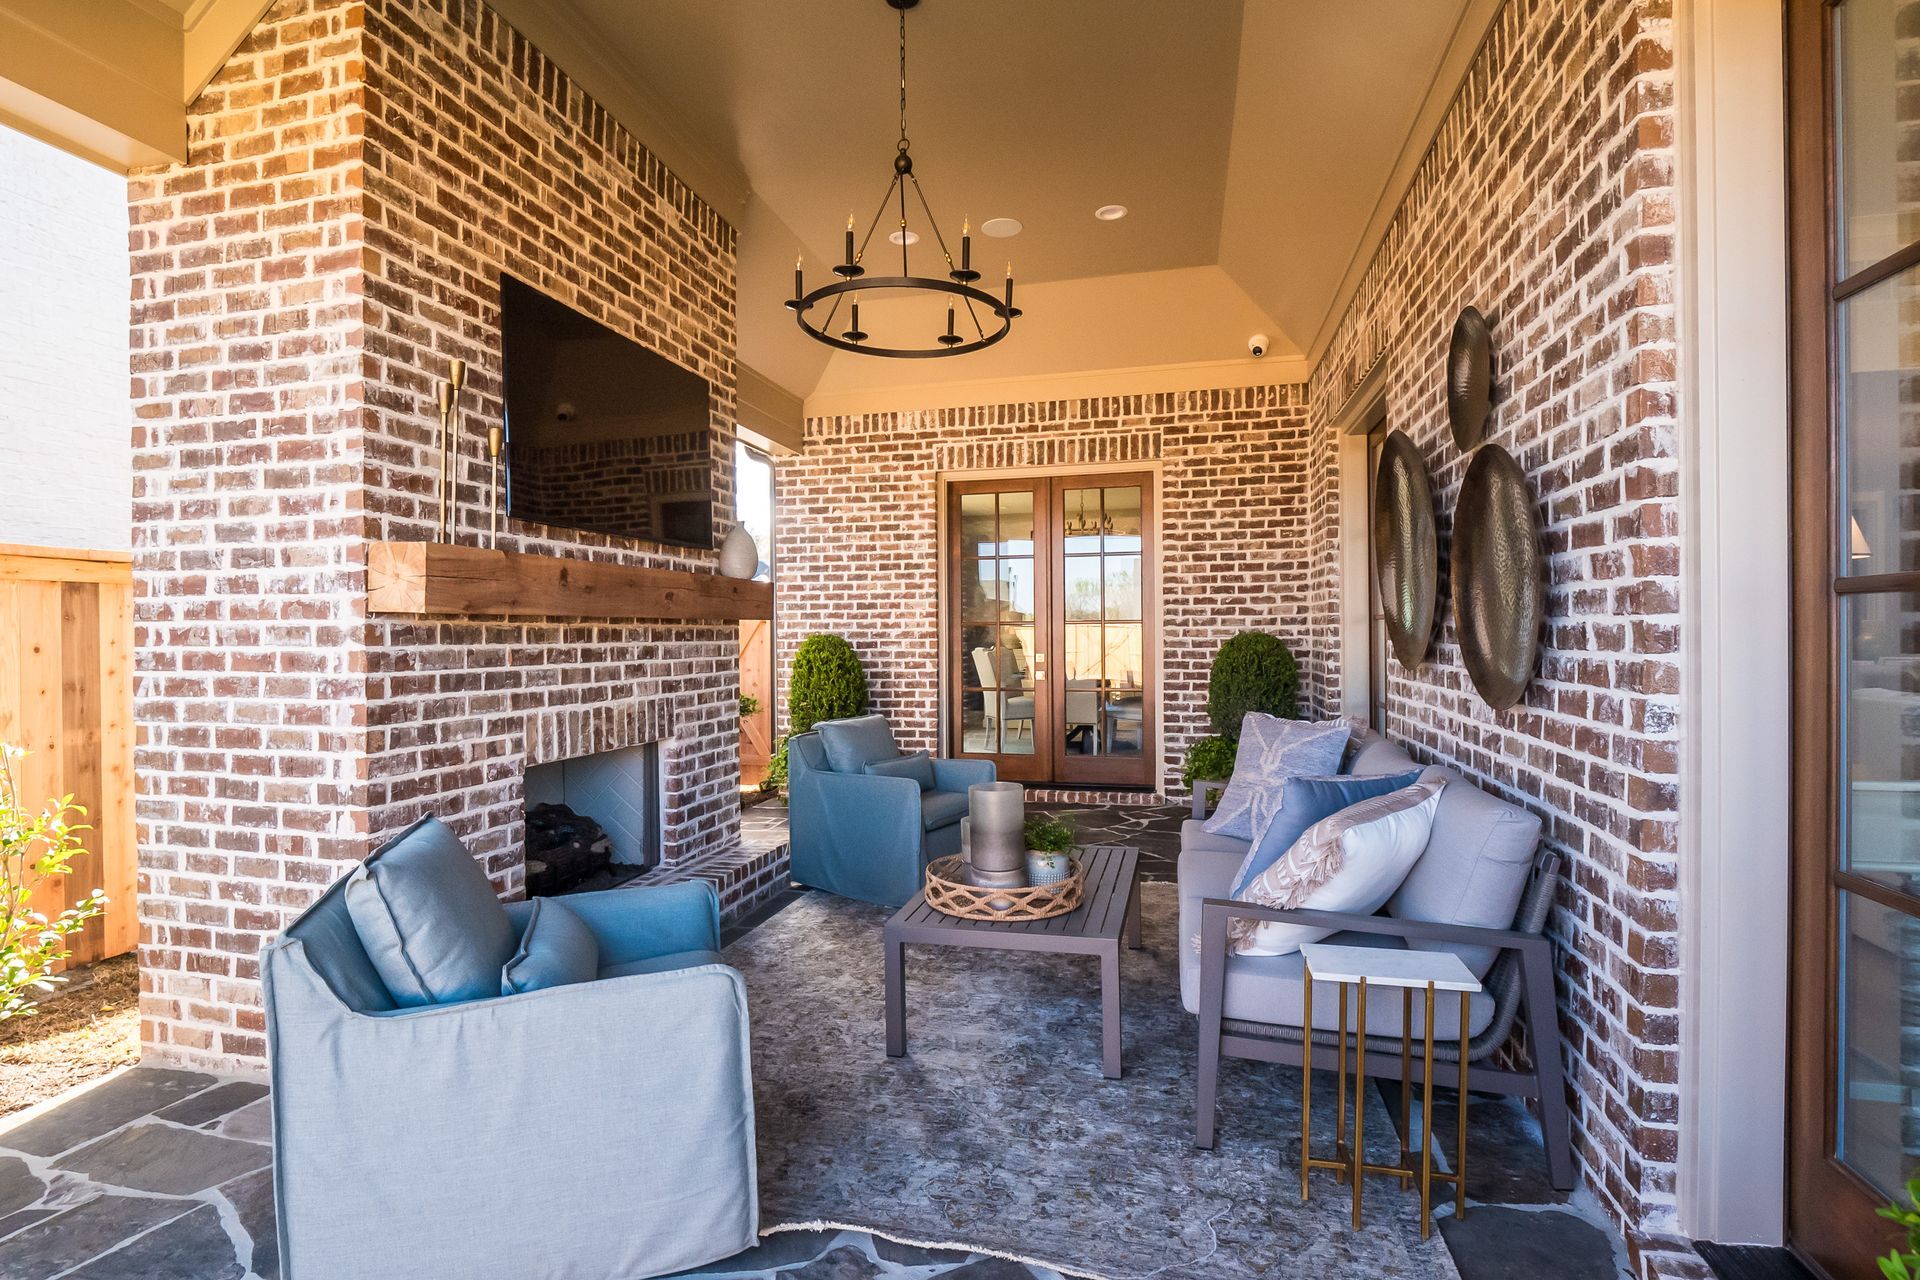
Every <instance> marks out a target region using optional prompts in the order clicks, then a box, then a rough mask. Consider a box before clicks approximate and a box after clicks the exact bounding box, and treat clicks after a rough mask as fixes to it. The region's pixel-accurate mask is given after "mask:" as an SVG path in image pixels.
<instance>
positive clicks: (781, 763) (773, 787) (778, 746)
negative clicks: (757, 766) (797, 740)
mask: <svg viewBox="0 0 1920 1280" xmlns="http://www.w3.org/2000/svg"><path fill="white" fill-rule="evenodd" d="M786 785H787V740H786V739H785V738H781V739H780V741H778V742H776V743H775V744H774V746H773V755H772V756H771V757H770V758H769V759H768V760H767V776H766V777H764V778H762V779H760V789H761V790H762V791H781V790H784V789H785V788H786Z"/></svg>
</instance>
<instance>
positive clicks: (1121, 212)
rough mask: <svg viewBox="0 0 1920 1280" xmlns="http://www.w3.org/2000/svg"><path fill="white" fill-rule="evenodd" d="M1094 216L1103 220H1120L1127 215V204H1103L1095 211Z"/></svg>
mask: <svg viewBox="0 0 1920 1280" xmlns="http://www.w3.org/2000/svg"><path fill="white" fill-rule="evenodd" d="M1093 216H1094V217H1096V218H1098V219H1100V221H1102V222H1118V221H1120V219H1122V218H1124V217H1126V216H1127V206H1125V205H1123V204H1103V205H1101V206H1100V207H1099V208H1098V209H1095V210H1094V211H1093Z"/></svg>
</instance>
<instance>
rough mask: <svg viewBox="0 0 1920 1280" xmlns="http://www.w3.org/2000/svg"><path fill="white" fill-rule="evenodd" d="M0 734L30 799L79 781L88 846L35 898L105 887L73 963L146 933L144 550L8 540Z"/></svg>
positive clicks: (63, 900)
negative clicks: (139, 739) (139, 916)
mask: <svg viewBox="0 0 1920 1280" xmlns="http://www.w3.org/2000/svg"><path fill="white" fill-rule="evenodd" d="M0 741H4V742H10V743H13V744H14V745H16V746H21V747H25V748H27V750H28V751H29V752H31V754H30V755H28V756H27V757H26V758H25V759H24V760H21V761H20V762H19V763H18V764H17V766H16V772H15V779H14V780H15V781H16V782H17V783H18V784H19V787H20V793H21V801H22V803H23V804H25V805H28V806H30V807H38V805H39V804H40V803H42V802H43V801H45V800H46V799H48V798H49V797H52V796H60V795H66V794H67V793H69V792H71V793H72V794H73V798H74V801H75V803H77V804H82V805H85V806H86V809H87V818H86V821H87V822H89V823H90V824H92V827H93V830H91V831H87V832H84V833H82V836H81V843H82V844H84V845H85V846H86V849H87V856H85V857H83V858H80V859H78V860H77V861H76V862H75V864H74V872H73V874H72V875H71V876H68V877H66V878H65V880H64V882H58V881H57V882H55V883H56V885H58V887H56V888H54V889H53V892H52V893H51V894H47V893H42V894H41V895H40V896H39V897H38V898H37V899H36V900H35V902H34V906H35V907H36V908H38V909H39V910H41V911H44V912H46V913H47V914H48V915H52V914H54V913H55V912H57V911H59V910H61V909H62V908H63V907H65V906H66V905H67V904H68V903H70V902H76V901H78V900H79V899H81V898H84V897H85V896H86V895H87V894H88V893H90V892H92V891H93V890H94V889H96V888H97V889H104V890H106V893H107V896H108V898H109V899H110V902H109V904H108V906H107V910H106V913H105V914H104V915H103V916H101V917H99V918H96V919H95V920H93V921H92V922H91V923H89V924H88V925H87V928H86V931H85V932H84V933H80V934H76V935H74V936H73V937H72V938H70V939H68V948H69V949H70V950H71V951H72V952H73V960H72V962H71V963H74V964H85V963H87V962H89V961H93V960H98V959H101V958H103V957H106V956H115V955H120V954H121V953H123V952H126V951H131V950H132V949H133V947H134V944H135V942H136V940H137V936H138V934H137V925H136V914H135V911H134V892H135V877H136V861H135V853H134V826H133V787H134V783H133V562H132V557H131V556H129V555H128V554H127V553H125V552H112V551H65V550H54V549H50V548H46V547H19V546H11V545H8V544H5V543H0Z"/></svg>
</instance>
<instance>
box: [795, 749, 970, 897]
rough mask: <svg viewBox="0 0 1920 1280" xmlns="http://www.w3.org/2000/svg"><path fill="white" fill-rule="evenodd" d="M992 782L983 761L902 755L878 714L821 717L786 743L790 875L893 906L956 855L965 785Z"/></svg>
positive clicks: (924, 753)
mask: <svg viewBox="0 0 1920 1280" xmlns="http://www.w3.org/2000/svg"><path fill="white" fill-rule="evenodd" d="M993 780H994V773H993V762H992V761H990V760H932V759H929V758H928V756H927V753H926V752H924V751H917V752H914V753H913V754H912V755H905V756H903V755H901V754H900V749H899V748H898V747H897V746H896V745H895V744H894V740H893V730H892V729H891V728H889V727H888V725H887V722H886V719H885V717H883V716H872V715H870V716H860V717H857V718H855V719H851V720H825V721H822V722H821V723H819V724H817V725H815V726H814V727H813V731H812V732H811V733H802V734H797V735H795V736H794V738H793V739H792V740H791V741H790V742H788V744H787V804H788V824H789V834H788V840H789V842H790V847H791V850H792V854H793V878H794V879H795V880H798V881H799V882H800V883H801V884H806V885H812V886H814V887H815V888H818V889H825V890H828V891H829V892H831V893H837V894H839V895H840V896H841V897H844V898H858V899H860V900H861V901H863V902H875V903H879V904H881V905H882V906H889V907H897V906H900V905H902V904H903V903H905V902H906V901H907V899H909V898H911V897H912V896H913V895H914V894H916V893H918V892H919V891H920V887H921V885H922V883H923V881H924V878H925V877H924V872H925V870H926V866H927V863H928V862H930V861H932V860H933V859H934V858H938V857H942V856H944V855H946V854H950V853H958V852H960V819H962V818H964V817H966V815H967V788H968V787H970V786H973V785H974V784H975V783H980V782H992V781H993Z"/></svg>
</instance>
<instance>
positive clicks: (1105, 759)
mask: <svg viewBox="0 0 1920 1280" xmlns="http://www.w3.org/2000/svg"><path fill="white" fill-rule="evenodd" d="M1154 519H1155V511H1154V492H1153V477H1152V476H1151V475H1150V474H1147V473H1141V472H1127V473H1117V474H1111V475H1108V474H1102V475H1075V476H1037V477H1019V478H1006V479H991V480H967V481H958V482H955V483H953V484H951V485H950V486H949V487H948V491H947V520H946V528H947V540H948V545H947V549H946V553H947V579H948V583H949V592H948V608H947V611H946V618H947V622H946V628H947V637H946V640H945V648H946V653H945V664H946V689H947V691H946V696H947V715H946V721H947V726H948V750H949V752H950V753H951V754H952V755H955V756H963V757H971V758H974V759H988V760H992V761H993V762H994V763H995V764H996V765H997V766H998V770H999V775H1000V776H1001V777H1002V778H1007V779H1010V780H1014V781H1020V782H1037V783H1048V782H1052V783H1063V784H1067V785H1092V786H1119V787H1134V786H1138V787H1148V786H1152V785H1153V784H1154V782H1155V777H1154V773H1155V759H1154V756H1155V750H1154V744H1155V742H1156V741H1157V739H1156V735H1155V725H1154V686H1153V672H1152V670H1151V657H1152V654H1153V652H1154V650H1153V639H1154V636H1153V624H1154V615H1155V613H1156V612H1157V601H1158V595H1157V587H1156V584H1155V581H1154V574H1153V557H1152V547H1153V530H1154Z"/></svg>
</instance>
